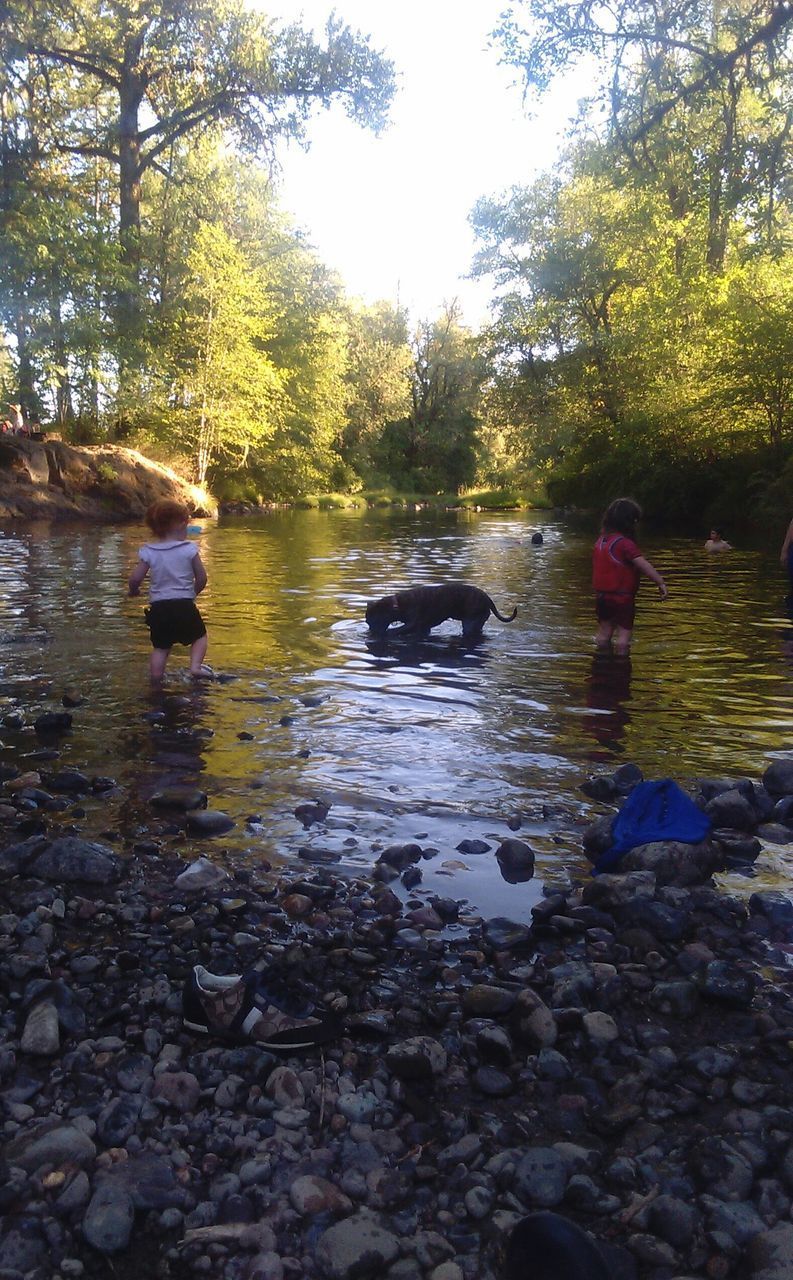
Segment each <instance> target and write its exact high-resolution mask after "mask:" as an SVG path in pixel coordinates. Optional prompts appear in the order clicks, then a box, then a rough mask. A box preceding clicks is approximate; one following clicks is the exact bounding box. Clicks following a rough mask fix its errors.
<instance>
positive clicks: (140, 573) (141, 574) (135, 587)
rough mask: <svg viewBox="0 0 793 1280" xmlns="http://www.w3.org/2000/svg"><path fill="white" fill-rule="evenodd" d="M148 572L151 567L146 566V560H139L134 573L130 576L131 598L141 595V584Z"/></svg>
mask: <svg viewBox="0 0 793 1280" xmlns="http://www.w3.org/2000/svg"><path fill="white" fill-rule="evenodd" d="M148 572H149V566H148V565H147V564H146V562H145V560H139V561H138V563H137V564H136V565H135V568H134V569H133V570H132V573H131V574H130V575H129V583H128V587H129V594H130V595H131V596H139V595H140V584H141V583H142V581H143V579H144V578H145V577H146V574H147V573H148Z"/></svg>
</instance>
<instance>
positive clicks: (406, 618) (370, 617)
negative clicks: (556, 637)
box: [366, 582, 518, 640]
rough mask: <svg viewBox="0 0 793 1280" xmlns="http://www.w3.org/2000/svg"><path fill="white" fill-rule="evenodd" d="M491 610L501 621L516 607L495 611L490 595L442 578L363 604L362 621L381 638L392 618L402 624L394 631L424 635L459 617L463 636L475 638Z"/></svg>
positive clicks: (468, 638) (510, 615)
mask: <svg viewBox="0 0 793 1280" xmlns="http://www.w3.org/2000/svg"><path fill="white" fill-rule="evenodd" d="M491 613H493V614H495V616H496V617H497V618H500V619H501V621H502V622H512V620H513V619H514V618H516V617H517V614H518V610H517V608H515V609H513V610H512V613H510V614H509V615H508V616H506V617H505V616H504V614H503V613H499V611H498V609H497V608H496V606H495V605H494V604H493V601H492V600H491V599H490V596H489V595H488V594H487V592H485V591H481V590H480V589H479V587H471V586H468V585H467V584H466V583H465V582H444V583H443V584H442V585H441V586H439V587H410V588H409V589H408V590H407V591H397V592H396V593H395V594H394V595H392V596H383V598H382V600H372V601H371V602H370V603H369V604H368V605H367V606H366V623H367V626H368V627H369V630H370V631H372V632H373V633H374V635H375V637H377V638H378V639H383V637H384V636H385V635H386V632H387V631H388V628H389V627H390V626H391V624H392V622H401V623H402V624H403V625H402V627H400V629H399V631H398V632H396V634H397V635H399V636H403V635H410V636H417V637H419V636H426V635H428V633H429V632H430V631H431V630H432V628H433V627H437V626H438V624H439V623H441V622H445V621H446V619H447V618H459V620H460V621H461V622H462V624H463V638H464V639H465V640H475V639H476V638H477V636H480V635H481V634H482V628H483V627H484V625H485V623H486V622H487V620H488V618H489V617H490V614H491Z"/></svg>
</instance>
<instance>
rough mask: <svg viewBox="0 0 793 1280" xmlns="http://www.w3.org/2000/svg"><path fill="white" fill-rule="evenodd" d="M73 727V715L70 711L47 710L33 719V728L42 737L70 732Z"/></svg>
mask: <svg viewBox="0 0 793 1280" xmlns="http://www.w3.org/2000/svg"><path fill="white" fill-rule="evenodd" d="M71 727H72V717H71V714H70V712H68V711H45V712H43V714H42V715H40V716H37V718H36V719H35V720H34V721H33V728H34V729H35V730H36V733H37V734H38V735H39V737H42V738H48V737H57V736H59V735H60V734H62V733H68V732H69V730H70V729H71Z"/></svg>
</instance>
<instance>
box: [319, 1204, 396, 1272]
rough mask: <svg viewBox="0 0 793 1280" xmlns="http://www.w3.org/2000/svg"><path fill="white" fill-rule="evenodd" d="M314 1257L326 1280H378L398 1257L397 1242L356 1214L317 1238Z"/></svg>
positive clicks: (366, 1216)
mask: <svg viewBox="0 0 793 1280" xmlns="http://www.w3.org/2000/svg"><path fill="white" fill-rule="evenodd" d="M315 1256H316V1261H317V1265H318V1267H319V1270H320V1274H321V1275H322V1276H324V1277H325V1278H326V1280H380V1277H381V1276H384V1275H385V1274H386V1272H387V1269H388V1267H390V1265H391V1263H392V1262H393V1261H394V1260H395V1259H396V1258H397V1257H398V1256H399V1240H398V1239H397V1237H396V1236H395V1235H392V1234H391V1232H390V1231H386V1230H385V1229H384V1228H383V1227H381V1226H380V1224H379V1223H378V1222H377V1221H376V1219H374V1218H372V1217H370V1216H369V1215H368V1214H366V1213H359V1214H356V1215H355V1216H354V1217H352V1218H345V1220H344V1221H343V1222H337V1223H336V1225H335V1226H333V1227H330V1229H329V1230H328V1231H326V1232H325V1233H324V1234H323V1235H321V1236H320V1238H319V1241H318V1242H317V1249H316V1255H315Z"/></svg>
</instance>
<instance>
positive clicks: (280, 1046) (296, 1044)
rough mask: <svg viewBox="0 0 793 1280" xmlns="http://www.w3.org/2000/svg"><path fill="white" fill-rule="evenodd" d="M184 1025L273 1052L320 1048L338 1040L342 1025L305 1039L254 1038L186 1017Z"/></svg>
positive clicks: (233, 1042)
mask: <svg viewBox="0 0 793 1280" xmlns="http://www.w3.org/2000/svg"><path fill="white" fill-rule="evenodd" d="M182 1026H183V1027H184V1029H185V1030H186V1031H194V1032H196V1033H197V1034H198V1035H202V1036H211V1037H212V1039H213V1040H222V1041H224V1043H225V1044H233V1045H237V1046H245V1047H247V1046H248V1045H255V1046H257V1047H258V1048H260V1049H269V1050H270V1052H271V1053H287V1052H289V1051H290V1050H292V1049H318V1048H320V1047H321V1046H322V1045H323V1044H327V1043H328V1042H329V1041H330V1040H336V1039H337V1038H338V1037H339V1036H340V1035H341V1027H340V1026H339V1027H335V1026H334V1027H333V1028H332V1029H329V1030H328V1033H327V1034H326V1035H323V1036H321V1037H318V1036H311V1037H310V1038H306V1037H303V1039H299V1040H297V1039H296V1040H254V1039H253V1038H252V1037H251V1036H241V1035H237V1034H236V1033H235V1032H233V1031H221V1030H219V1029H218V1030H217V1031H216V1030H214V1029H213V1028H210V1027H204V1026H201V1024H200V1023H198V1022H188V1021H187V1019H186V1018H183V1019H182ZM286 1034H293V1033H286Z"/></svg>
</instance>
